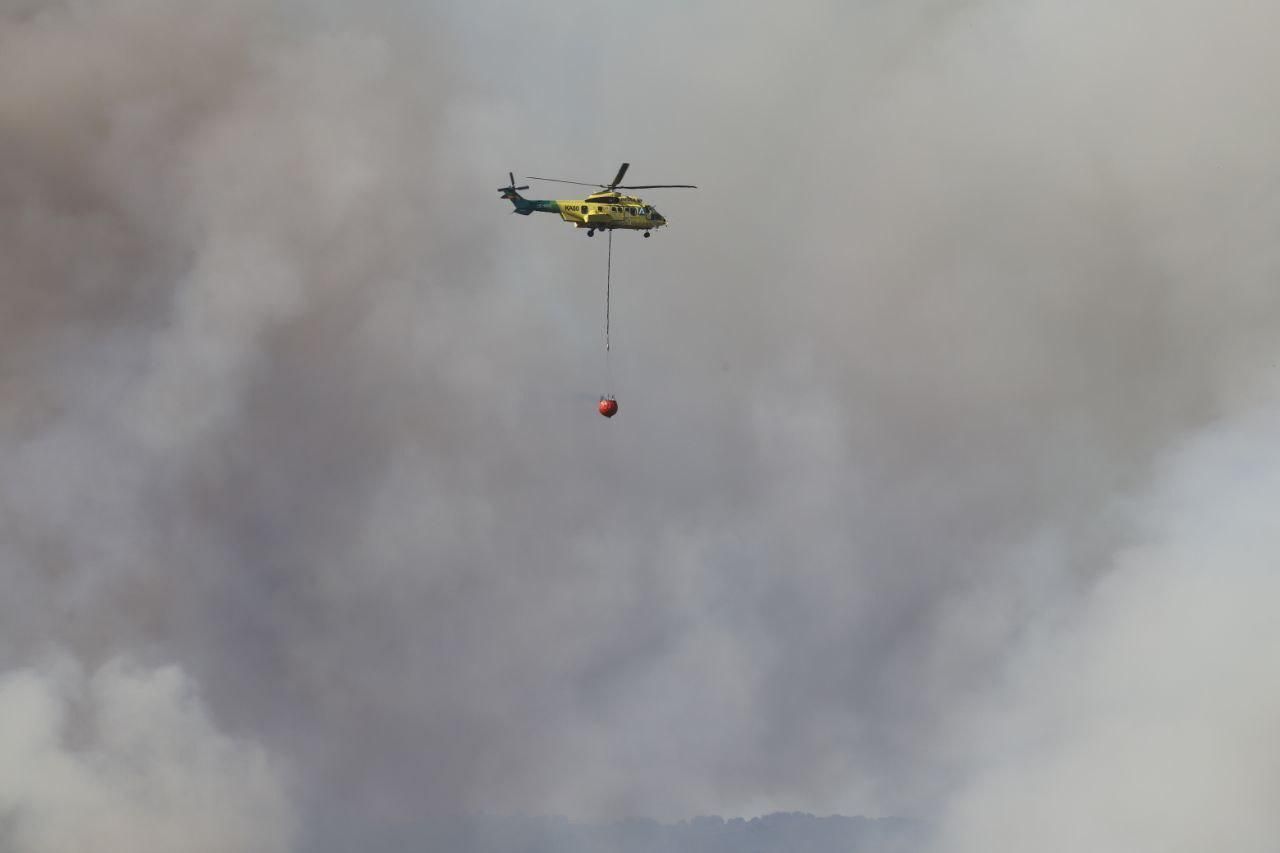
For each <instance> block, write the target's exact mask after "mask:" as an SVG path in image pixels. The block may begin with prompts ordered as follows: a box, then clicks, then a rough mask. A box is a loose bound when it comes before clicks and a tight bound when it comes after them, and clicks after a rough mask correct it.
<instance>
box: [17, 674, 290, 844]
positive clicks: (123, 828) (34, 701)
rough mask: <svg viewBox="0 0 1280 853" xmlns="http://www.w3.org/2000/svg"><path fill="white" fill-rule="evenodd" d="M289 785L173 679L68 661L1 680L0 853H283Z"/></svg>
mask: <svg viewBox="0 0 1280 853" xmlns="http://www.w3.org/2000/svg"><path fill="white" fill-rule="evenodd" d="M294 834H295V818H294V815H293V811H292V807H291V803H290V792H289V790H288V787H287V784H286V782H285V777H284V775H283V774H282V772H281V770H280V768H279V767H278V766H276V765H275V764H274V763H273V762H272V761H271V760H270V759H269V757H268V756H267V755H266V753H264V752H263V750H262V749H261V748H260V747H258V746H256V745H254V744H252V743H249V742H245V741H241V740H237V739H235V738H232V737H229V736H228V735H226V734H223V733H222V732H219V731H218V730H217V729H216V728H215V727H214V726H213V724H212V722H211V721H210V720H209V717H208V715H207V714H206V712H205V710H204V707H203V703H202V702H201V700H200V698H199V695H198V694H197V692H196V690H195V687H194V685H193V683H192V682H191V681H190V679H188V678H187V676H186V675H185V674H184V673H183V672H182V671H181V670H179V669H177V668H174V667H165V668H160V669H148V668H143V667H140V666H137V665H135V664H133V663H130V662H129V661H127V660H123V659H117V660H113V661H111V662H109V663H107V664H106V665H104V666H102V667H101V668H99V669H98V670H97V671H96V672H94V673H92V674H86V673H85V672H84V671H83V670H82V669H81V668H80V667H79V666H78V665H76V664H74V663H72V662H70V661H69V660H68V659H65V658H60V659H58V660H57V661H55V662H53V663H51V664H49V665H45V666H42V667H34V668H27V669H22V670H14V671H10V672H7V673H5V674H4V675H3V676H0V849H4V850H5V851H7V853H77V851H84V850H103V851H113V853H114V851H121V853H124V851H129V853H171V851H174V850H190V851H193V853H285V851H288V850H291V849H292V842H293V837H294Z"/></svg>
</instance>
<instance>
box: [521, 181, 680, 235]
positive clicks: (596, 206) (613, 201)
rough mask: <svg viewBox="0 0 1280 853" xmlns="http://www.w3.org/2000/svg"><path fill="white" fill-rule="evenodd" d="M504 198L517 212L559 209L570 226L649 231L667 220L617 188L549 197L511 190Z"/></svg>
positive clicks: (541, 211) (543, 211) (592, 230)
mask: <svg viewBox="0 0 1280 853" xmlns="http://www.w3.org/2000/svg"><path fill="white" fill-rule="evenodd" d="M503 198H505V199H507V200H508V201H510V202H511V203H512V204H513V205H514V206H515V212H516V213H520V214H524V215H525V216H528V215H529V214H530V213H558V214H560V218H561V219H563V220H564V221H565V222H569V223H571V224H572V225H573V227H575V228H586V229H588V231H589V232H594V231H596V230H613V229H618V228H625V229H630V230H632V231H651V230H652V229H654V228H661V227H663V226H664V225H666V224H667V220H666V218H665V217H663V215H662V214H661V213H658V211H657V209H656V208H654V207H653V206H652V205H649V204H646V203H645V201H644V199H642V198H638V197H636V196H631V195H623V194H622V193H618V192H601V193H592V194H591V195H589V196H587V197H586V198H565V199H554V200H552V199H528V198H524V197H522V196H521V195H520V194H519V193H518V192H516V191H514V190H510V191H508V192H506V193H505V194H504V195H503Z"/></svg>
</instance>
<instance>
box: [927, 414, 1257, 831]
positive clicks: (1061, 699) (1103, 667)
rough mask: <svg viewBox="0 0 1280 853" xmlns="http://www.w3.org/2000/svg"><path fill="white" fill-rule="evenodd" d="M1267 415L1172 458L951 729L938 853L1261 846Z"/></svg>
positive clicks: (1219, 431) (1226, 428)
mask: <svg viewBox="0 0 1280 853" xmlns="http://www.w3.org/2000/svg"><path fill="white" fill-rule="evenodd" d="M1278 430H1280V405H1277V404H1276V403H1275V402H1274V400H1273V401H1272V403H1271V405H1270V406H1269V407H1267V408H1264V409H1263V410H1261V411H1259V412H1257V413H1255V414H1253V415H1250V416H1242V417H1240V418H1239V419H1238V420H1237V421H1235V422H1234V423H1232V424H1230V425H1223V426H1220V427H1217V428H1215V429H1213V430H1211V431H1210V432H1209V433H1207V434H1206V435H1205V436H1203V437H1202V438H1200V439H1198V440H1196V441H1195V442H1194V443H1193V444H1191V445H1190V446H1189V447H1187V448H1186V449H1185V450H1184V451H1182V452H1180V453H1178V454H1176V455H1175V456H1174V457H1173V458H1172V460H1171V462H1170V464H1169V466H1168V469H1167V470H1166V473H1165V475H1164V476H1163V477H1161V478H1160V480H1159V481H1158V483H1157V485H1156V486H1155V487H1154V488H1153V489H1152V492H1151V493H1150V494H1149V495H1147V496H1146V497H1145V498H1144V499H1142V500H1141V501H1139V502H1138V503H1137V505H1136V506H1135V507H1132V508H1130V512H1134V513H1136V515H1137V517H1138V526H1137V530H1138V532H1136V533H1135V534H1134V536H1133V541H1132V544H1131V545H1129V546H1128V547H1127V548H1125V549H1124V550H1122V551H1120V552H1119V553H1117V554H1116V555H1115V558H1114V561H1113V564H1112V565H1111V566H1109V567H1108V572H1107V574H1106V577H1105V578H1104V579H1103V580H1102V581H1101V582H1099V583H1098V584H1097V585H1096V587H1094V588H1093V589H1092V590H1091V591H1090V592H1089V594H1088V595H1087V598H1086V600H1085V601H1083V602H1082V603H1081V605H1080V607H1079V609H1078V611H1075V612H1072V613H1071V615H1070V616H1069V617H1067V618H1065V619H1063V620H1059V621H1058V622H1057V623H1054V622H1051V621H1048V620H1046V622H1045V624H1042V625H1040V626H1039V627H1038V628H1037V629H1036V630H1035V631H1034V632H1033V633H1032V634H1031V636H1030V638H1029V639H1028V641H1027V642H1026V643H1025V644H1023V645H1022V646H1021V647H1020V651H1019V653H1018V654H1017V655H1016V656H1015V660H1014V663H1013V664H1012V665H1011V667H1010V670H1009V672H1008V674H1007V682H1006V683H1005V684H1003V685H1002V686H1001V687H1000V688H999V689H997V690H995V691H993V693H992V695H990V696H988V697H987V701H988V702H989V705H988V708H987V710H986V711H985V712H984V713H982V714H981V715H979V717H978V718H977V720H976V721H975V724H974V725H973V727H972V728H969V729H966V730H964V731H963V732H962V735H963V744H964V745H963V747H962V748H963V750H964V751H966V752H968V762H969V763H970V767H971V769H972V772H973V776H972V777H971V778H970V779H969V781H968V782H967V783H966V784H965V785H964V786H963V787H962V788H961V789H960V793H958V794H957V796H956V797H955V799H954V800H953V802H952V803H951V806H950V810H949V813H948V814H947V816H946V819H945V821H944V822H943V824H942V827H941V833H942V838H943V845H942V849H945V850H947V851H962V853H971V852H972V853H976V851H980V850H1017V849H1025V850H1039V851H1049V853H1054V851H1062V853H1067V851H1078V850H1092V851H1099V853H1134V851H1163V853H1183V851H1185V853H1192V851H1201V850H1233V851H1244V853H1263V851H1268V850H1274V849H1275V843H1276V838H1277V837H1280V812H1278V811H1277V810H1276V808H1275V803H1276V802H1277V800H1278V799H1280V746H1278V745H1277V741H1276V720H1277V719H1280V675H1277V668H1276V663H1277V654H1280V622H1277V620H1276V618H1275V603H1276V601H1277V600H1280V571H1277V563H1276V561H1277V555H1280V524H1277V523H1276V516H1275V507H1276V506H1278V505H1280V447H1278V446H1277V444H1276V441H1275V436H1276V435H1277V431H1278Z"/></svg>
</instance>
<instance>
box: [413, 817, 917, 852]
mask: <svg viewBox="0 0 1280 853" xmlns="http://www.w3.org/2000/svg"><path fill="white" fill-rule="evenodd" d="M421 829H422V827H419V830H421ZM427 829H428V831H427V832H426V833H424V834H423V835H420V836H419V838H420V839H421V841H420V842H419V843H420V844H421V846H420V847H411V848H407V849H420V850H422V851H423V853H913V851H916V850H919V849H921V848H922V847H923V846H924V838H925V833H926V829H927V826H926V824H924V823H922V822H920V821H914V820H907V819H903V818H878V819H872V818H863V817H842V816H839V815H833V816H830V817H817V816H815V815H811V814H804V813H802V812H779V813H775V814H770V815H765V816H763V817H757V818H752V819H750V820H746V819H743V818H732V819H729V820H725V819H724V818H721V817H696V818H693V819H692V820H687V821H680V822H678V823H673V824H664V823H659V822H657V821H654V820H647V819H634V818H633V819H627V820H620V821H616V822H614V823H607V824H582V823H573V822H571V821H569V820H567V819H565V818H557V817H488V816H484V817H469V818H463V819H450V820H439V821H432V822H431V825H430V827H429V828H427ZM427 836H430V837H427Z"/></svg>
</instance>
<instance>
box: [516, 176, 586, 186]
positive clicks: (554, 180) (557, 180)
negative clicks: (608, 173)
mask: <svg viewBox="0 0 1280 853" xmlns="http://www.w3.org/2000/svg"><path fill="white" fill-rule="evenodd" d="M524 179H525V180H526V181H551V182H552V183H553V184H577V185H578V186H580V187H603V186H604V184H588V183H587V182H585V181H566V180H565V179H564V178H539V177H538V176H537V175H525V176H524Z"/></svg>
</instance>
